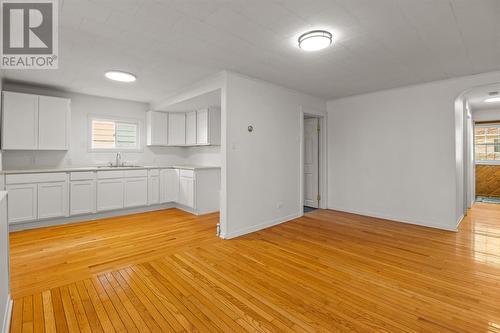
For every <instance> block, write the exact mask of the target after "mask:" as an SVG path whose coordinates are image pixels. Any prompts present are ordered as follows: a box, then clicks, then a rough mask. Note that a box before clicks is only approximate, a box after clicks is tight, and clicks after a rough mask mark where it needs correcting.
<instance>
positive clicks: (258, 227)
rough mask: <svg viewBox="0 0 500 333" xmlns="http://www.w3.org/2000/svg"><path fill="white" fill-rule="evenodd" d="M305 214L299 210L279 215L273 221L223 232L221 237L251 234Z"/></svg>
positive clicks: (228, 237)
mask: <svg viewBox="0 0 500 333" xmlns="http://www.w3.org/2000/svg"><path fill="white" fill-rule="evenodd" d="M303 215H304V213H303V212H298V213H296V214H292V215H288V216H284V217H279V218H277V219H274V220H271V221H268V222H264V223H261V224H257V225H253V226H251V227H248V228H243V229H240V230H236V231H233V232H230V233H227V234H224V233H221V236H220V237H221V238H223V239H231V238H235V237H239V236H243V235H246V234H249V233H252V232H256V231H259V230H262V229H266V228H270V227H273V226H275V225H278V224H281V223H285V222H289V221H291V220H294V219H296V218H299V217H301V216H303Z"/></svg>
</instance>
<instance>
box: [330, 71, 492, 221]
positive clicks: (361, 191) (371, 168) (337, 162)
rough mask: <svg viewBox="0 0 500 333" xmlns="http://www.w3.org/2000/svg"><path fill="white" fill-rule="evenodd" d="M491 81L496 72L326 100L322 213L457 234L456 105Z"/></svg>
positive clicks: (459, 138) (459, 137) (459, 129)
mask: <svg viewBox="0 0 500 333" xmlns="http://www.w3.org/2000/svg"><path fill="white" fill-rule="evenodd" d="M495 82H500V72H492V73H485V74H480V75H474V76H467V77H462V78H456V79H451V80H446V81H437V82H432V83H427V84H421V85H415V86H409V87H404V88H398V89H393V90H386V91H381V92H376V93H371V94H365V95H359V96H354V97H349V98H343V99H338V100H332V101H329V102H328V168H329V173H328V208H330V209H336V210H342V211H347V212H353V213H358V214H363V215H369V216H374V217H381V218H386V219H391V220H396V221H401V222H408V223H413V224H419V225H424V226H430V227H436V228H441V229H447V230H456V228H457V225H458V223H459V222H460V217H461V214H462V212H463V211H464V207H463V203H464V200H463V191H462V190H461V186H462V185H463V179H464V177H463V167H464V163H463V155H461V153H460V151H459V150H458V149H457V143H458V145H460V147H461V151H463V147H462V146H461V144H462V142H463V126H462V125H463V118H462V117H463V115H457V117H458V118H460V119H456V115H455V109H454V108H455V101H456V99H457V98H458V97H459V95H460V94H461V93H463V92H464V91H466V90H468V89H470V88H473V87H475V86H479V85H483V84H490V83H495ZM460 147H459V148H460Z"/></svg>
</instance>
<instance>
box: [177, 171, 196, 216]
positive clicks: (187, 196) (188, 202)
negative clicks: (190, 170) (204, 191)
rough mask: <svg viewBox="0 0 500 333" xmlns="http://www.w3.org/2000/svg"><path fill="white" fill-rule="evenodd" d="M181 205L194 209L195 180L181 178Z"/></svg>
mask: <svg viewBox="0 0 500 333" xmlns="http://www.w3.org/2000/svg"><path fill="white" fill-rule="evenodd" d="M179 203H180V204H181V205H184V206H186V207H189V208H195V207H194V179H193V178H189V177H182V176H181V177H180V181H179Z"/></svg>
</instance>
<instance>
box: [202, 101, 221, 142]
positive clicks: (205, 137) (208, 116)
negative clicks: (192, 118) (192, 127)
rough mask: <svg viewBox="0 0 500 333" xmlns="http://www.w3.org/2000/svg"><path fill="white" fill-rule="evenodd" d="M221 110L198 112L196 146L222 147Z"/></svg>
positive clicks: (213, 109)
mask: <svg viewBox="0 0 500 333" xmlns="http://www.w3.org/2000/svg"><path fill="white" fill-rule="evenodd" d="M220 129H221V114H220V109H217V108H209V109H202V110H198V111H196V144H197V145H220V132H221V130H220Z"/></svg>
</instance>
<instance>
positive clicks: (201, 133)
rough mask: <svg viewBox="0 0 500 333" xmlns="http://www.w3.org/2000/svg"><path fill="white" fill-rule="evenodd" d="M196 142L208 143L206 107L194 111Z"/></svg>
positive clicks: (200, 143)
mask: <svg viewBox="0 0 500 333" xmlns="http://www.w3.org/2000/svg"><path fill="white" fill-rule="evenodd" d="M196 128H197V129H196V143H197V144H199V145H207V144H208V109H204V110H198V111H196Z"/></svg>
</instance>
